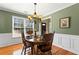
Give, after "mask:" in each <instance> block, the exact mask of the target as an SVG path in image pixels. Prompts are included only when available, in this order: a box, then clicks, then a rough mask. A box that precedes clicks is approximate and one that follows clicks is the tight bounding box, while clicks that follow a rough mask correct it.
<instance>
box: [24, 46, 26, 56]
mask: <svg viewBox="0 0 79 59" xmlns="http://www.w3.org/2000/svg"><path fill="white" fill-rule="evenodd" d="M24 55H26V47H25V48H24Z"/></svg>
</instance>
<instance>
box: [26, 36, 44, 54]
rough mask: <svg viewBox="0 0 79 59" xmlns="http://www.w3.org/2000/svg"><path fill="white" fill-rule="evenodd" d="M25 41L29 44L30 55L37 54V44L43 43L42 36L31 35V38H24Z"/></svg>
mask: <svg viewBox="0 0 79 59" xmlns="http://www.w3.org/2000/svg"><path fill="white" fill-rule="evenodd" d="M26 41H27V42H28V43H30V44H31V55H37V54H38V48H37V46H38V45H40V44H43V43H44V41H43V37H42V36H40V37H39V36H33V37H32V38H31V39H26Z"/></svg>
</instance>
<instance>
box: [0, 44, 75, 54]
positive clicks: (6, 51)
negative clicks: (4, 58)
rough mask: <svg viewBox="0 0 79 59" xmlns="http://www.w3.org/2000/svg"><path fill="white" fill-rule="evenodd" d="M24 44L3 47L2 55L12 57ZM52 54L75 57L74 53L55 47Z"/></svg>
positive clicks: (0, 51) (0, 50) (0, 52)
mask: <svg viewBox="0 0 79 59" xmlns="http://www.w3.org/2000/svg"><path fill="white" fill-rule="evenodd" d="M21 48H22V44H16V45H11V46H7V47H2V48H0V55H12V54H13V52H14V51H16V50H18V49H21ZM52 48H53V49H52V53H53V55H75V54H74V53H72V52H69V51H66V50H64V49H62V48H59V47H56V46H54V45H53V47H52Z"/></svg>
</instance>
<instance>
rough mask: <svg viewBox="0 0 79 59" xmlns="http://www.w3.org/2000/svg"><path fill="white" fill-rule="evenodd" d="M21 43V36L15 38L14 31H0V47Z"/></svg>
mask: <svg viewBox="0 0 79 59" xmlns="http://www.w3.org/2000/svg"><path fill="white" fill-rule="evenodd" d="M18 43H21V39H20V38H13V37H12V33H0V47H5V46H9V45H13V44H18Z"/></svg>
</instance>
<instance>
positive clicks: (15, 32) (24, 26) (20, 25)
mask: <svg viewBox="0 0 79 59" xmlns="http://www.w3.org/2000/svg"><path fill="white" fill-rule="evenodd" d="M29 28H31V29H32V30H33V28H34V26H33V22H30V21H29V20H28V19H26V18H22V17H17V16H12V36H13V37H21V31H24V33H25V35H27V31H28V30H29Z"/></svg>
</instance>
